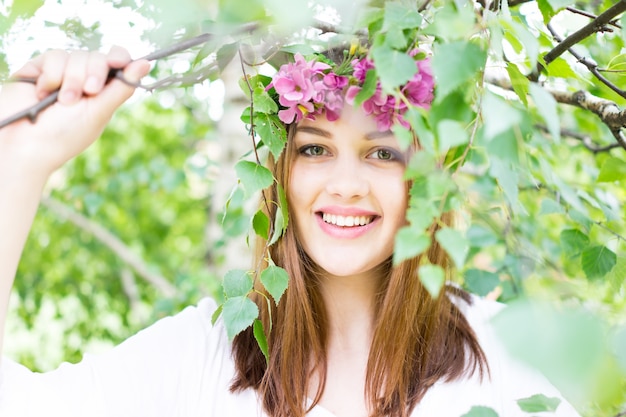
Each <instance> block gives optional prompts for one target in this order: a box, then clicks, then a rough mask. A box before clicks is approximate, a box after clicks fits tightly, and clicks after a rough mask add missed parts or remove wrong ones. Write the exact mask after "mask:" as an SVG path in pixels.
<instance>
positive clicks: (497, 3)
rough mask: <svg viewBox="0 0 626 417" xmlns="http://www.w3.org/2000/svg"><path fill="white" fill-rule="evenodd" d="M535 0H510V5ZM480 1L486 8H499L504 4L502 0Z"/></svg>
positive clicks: (513, 5)
mask: <svg viewBox="0 0 626 417" xmlns="http://www.w3.org/2000/svg"><path fill="white" fill-rule="evenodd" d="M531 1H534V0H509V3H508V4H509V7H515V6H519V5H520V4H524V3H528V2H531ZM478 3H479V4H480V5H481V6H483V8H485V9H487V8H488V9H489V10H499V9H500V7H501V5H502V0H478Z"/></svg>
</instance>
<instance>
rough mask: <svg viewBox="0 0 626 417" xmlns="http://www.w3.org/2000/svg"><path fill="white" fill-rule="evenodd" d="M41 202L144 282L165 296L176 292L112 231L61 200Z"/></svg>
mask: <svg viewBox="0 0 626 417" xmlns="http://www.w3.org/2000/svg"><path fill="white" fill-rule="evenodd" d="M41 204H42V205H43V206H44V207H46V208H47V209H48V210H50V211H51V212H53V213H55V214H56V215H57V216H59V217H61V218H64V219H67V220H69V221H70V222H71V223H72V224H74V225H75V226H76V227H78V228H79V229H81V230H84V231H86V232H88V233H89V234H91V235H92V236H93V237H94V238H96V239H97V240H98V241H99V242H100V243H102V244H103V245H105V246H106V247H107V248H109V249H110V250H111V251H112V252H113V253H115V254H116V255H117V256H118V257H119V258H120V259H121V260H122V261H123V262H125V263H126V264H127V265H128V266H129V267H130V268H131V269H132V270H133V271H135V273H136V274H137V275H138V276H139V277H141V278H143V279H144V280H145V281H146V282H148V283H150V284H152V285H153V286H154V287H155V288H156V289H158V290H159V291H161V293H163V294H164V295H165V296H167V297H173V296H174V295H175V294H176V288H175V287H174V286H173V285H172V284H170V282H169V281H168V280H167V279H165V278H164V277H163V276H161V275H159V274H157V273H154V272H152V271H150V269H149V268H148V266H147V265H146V263H145V262H144V261H143V260H142V259H141V257H140V256H138V255H136V254H135V253H133V252H132V251H131V249H130V248H129V247H128V246H127V245H126V244H124V242H122V241H121V240H120V239H119V238H118V237H117V236H115V235H114V234H113V233H111V232H110V231H108V230H107V229H105V228H104V227H102V226H101V225H99V224H98V223H96V222H94V221H93V220H91V219H88V218H87V217H85V216H83V215H82V214H80V213H77V212H75V211H74V210H72V209H71V208H69V207H68V206H66V205H65V204H63V203H62V202H60V201H58V200H56V199H54V198H52V197H46V198H43V199H42V200H41Z"/></svg>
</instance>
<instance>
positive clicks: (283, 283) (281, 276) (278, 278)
mask: <svg viewBox="0 0 626 417" xmlns="http://www.w3.org/2000/svg"><path fill="white" fill-rule="evenodd" d="M261 282H262V283H263V286H264V287H265V289H266V290H267V292H269V293H270V295H271V296H272V298H273V299H274V301H276V304H278V303H279V302H280V298H281V297H282V296H283V294H284V293H285V290H286V289H287V286H288V285H289V275H288V274H287V271H285V270H284V269H283V268H281V267H279V266H276V265H270V266H268V267H267V268H265V269H264V270H263V272H261Z"/></svg>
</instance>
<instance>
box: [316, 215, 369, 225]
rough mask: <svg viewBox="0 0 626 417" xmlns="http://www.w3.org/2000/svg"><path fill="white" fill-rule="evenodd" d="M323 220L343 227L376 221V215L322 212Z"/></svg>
mask: <svg viewBox="0 0 626 417" xmlns="http://www.w3.org/2000/svg"><path fill="white" fill-rule="evenodd" d="M321 215H322V220H324V222H326V223H328V224H332V225H334V226H341V227H355V226H365V225H368V224H370V223H371V222H372V221H374V217H375V216H341V215H337V214H329V213H321Z"/></svg>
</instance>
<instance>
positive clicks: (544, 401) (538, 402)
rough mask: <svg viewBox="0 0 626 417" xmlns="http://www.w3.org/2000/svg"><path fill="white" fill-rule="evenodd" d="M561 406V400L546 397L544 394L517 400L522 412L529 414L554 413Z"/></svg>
mask: <svg viewBox="0 0 626 417" xmlns="http://www.w3.org/2000/svg"><path fill="white" fill-rule="evenodd" d="M559 404H561V399H560V398H556V397H546V396H545V395H543V394H535V395H533V396H532V397H528V398H522V399H519V400H517V405H518V406H519V408H521V409H522V411H525V412H527V413H541V412H551V413H554V412H555V411H556V409H557V408H558V407H559Z"/></svg>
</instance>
